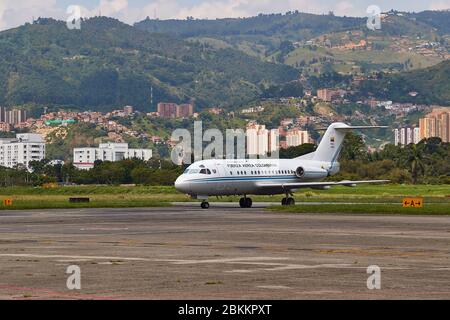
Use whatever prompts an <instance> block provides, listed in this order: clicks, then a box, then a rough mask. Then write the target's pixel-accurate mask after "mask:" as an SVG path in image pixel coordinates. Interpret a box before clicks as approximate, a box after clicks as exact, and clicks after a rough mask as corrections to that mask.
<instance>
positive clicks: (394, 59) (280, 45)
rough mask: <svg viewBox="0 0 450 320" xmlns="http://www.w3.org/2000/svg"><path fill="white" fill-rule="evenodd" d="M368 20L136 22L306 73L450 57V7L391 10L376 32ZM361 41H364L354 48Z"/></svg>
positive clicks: (293, 17) (413, 65) (414, 64)
mask: <svg viewBox="0 0 450 320" xmlns="http://www.w3.org/2000/svg"><path fill="white" fill-rule="evenodd" d="M366 20H367V19H366V18H352V17H337V16H334V15H333V14H329V15H314V14H307V13H300V12H288V13H286V14H268V15H263V14H261V15H259V16H257V17H250V18H236V19H216V20H194V19H187V20H153V19H149V18H147V19H146V20H144V21H141V22H138V23H136V24H135V26H136V27H137V28H139V29H141V30H146V31H149V32H157V33H164V34H169V35H175V36H179V37H182V38H185V39H187V40H189V41H191V42H199V43H203V44H205V45H207V46H209V47H212V48H234V49H236V50H240V51H242V52H244V53H246V54H249V55H252V56H256V57H259V58H261V59H262V60H264V61H271V62H277V63H280V64H287V65H289V66H292V67H295V68H297V69H299V71H301V72H302V73H303V75H305V76H308V75H310V74H318V73H323V72H328V71H330V70H334V71H336V72H341V73H355V72H359V73H371V72H373V71H379V70H383V71H406V70H412V69H420V68H425V67H428V66H432V65H435V64H437V63H439V62H441V61H443V60H445V59H447V58H448V56H450V54H449V52H450V50H449V48H450V36H449V34H450V32H449V29H450V26H449V22H448V21H450V12H449V11H424V12H420V13H405V12H397V11H389V12H388V13H385V16H384V17H383V19H382V27H381V29H380V30H376V31H370V30H369V29H367V27H366ZM362 41H363V42H364V43H365V44H364V45H363V46H361V47H356V48H352V46H354V45H356V44H358V43H360V42H362ZM430 43H433V44H432V45H430Z"/></svg>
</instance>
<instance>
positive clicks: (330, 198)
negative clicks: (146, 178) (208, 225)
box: [0, 185, 450, 211]
mask: <svg viewBox="0 0 450 320" xmlns="http://www.w3.org/2000/svg"><path fill="white" fill-rule="evenodd" d="M70 197H89V198H90V199H91V202H90V203H84V204H83V203H82V204H73V203H69V198H70ZM294 197H295V200H296V202H297V203H298V204H300V203H304V205H303V206H306V205H307V204H308V203H311V202H315V203H317V202H318V203H320V202H323V203H332V204H338V203H341V204H342V205H341V207H344V206H345V205H346V204H344V203H361V204H364V203H370V204H380V205H383V204H391V205H392V207H393V208H395V206H396V205H399V204H401V203H402V199H403V198H405V197H424V202H425V207H428V206H429V205H432V204H433V205H434V204H436V205H438V207H439V204H441V205H443V206H448V207H450V186H449V185H417V186H412V185H383V186H376V185H366V186H359V187H357V188H346V187H335V188H332V189H330V190H323V191H319V190H311V189H304V190H302V191H299V192H297V193H295V195H294ZM7 198H10V199H12V200H13V206H12V207H5V206H3V200H4V199H7ZM239 198H240V197H223V198H219V199H217V198H215V197H211V198H210V202H215V201H228V202H236V203H237V202H239ZM281 198H283V196H282V195H275V196H252V199H253V201H254V202H281ZM188 201H196V200H191V199H190V197H189V196H187V195H184V194H181V193H179V192H177V191H176V190H175V188H174V187H171V186H97V185H93V186H67V187H57V188H52V189H45V188H41V187H36V188H32V187H13V188H3V189H1V191H0V202H1V204H0V210H2V209H3V210H5V209H44V208H99V207H105V208H107V207H109V208H110V207H118V208H120V207H157V206H167V205H170V203H171V202H188ZM303 206H302V207H303ZM348 206H349V207H351V208H356V209H357V207H355V206H351V205H348ZM309 207H311V208H314V209H315V210H319V209H318V207H321V206H318V205H311V204H310V205H308V208H309ZM324 207H325V208H326V207H329V205H328V204H327V205H326V206H324ZM363 207H364V208H365V209H366V210H365V211H368V210H369V209H367V208H369V207H377V206H373V205H370V206H368V205H363ZM283 209H284V208H283ZM349 210H350V209H349Z"/></svg>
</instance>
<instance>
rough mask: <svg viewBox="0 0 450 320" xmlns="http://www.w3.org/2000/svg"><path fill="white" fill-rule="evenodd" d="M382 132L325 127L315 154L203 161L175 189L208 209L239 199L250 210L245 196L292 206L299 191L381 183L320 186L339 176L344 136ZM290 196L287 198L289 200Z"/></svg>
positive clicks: (185, 175)
mask: <svg viewBox="0 0 450 320" xmlns="http://www.w3.org/2000/svg"><path fill="white" fill-rule="evenodd" d="M373 128H386V127H380V126H376V127H375V126H371V127H366V126H358V127H351V126H349V125H346V124H345V123H333V124H332V125H330V127H328V129H327V131H326V132H325V135H324V136H323V138H322V140H321V142H320V144H319V146H318V148H317V150H316V151H315V152H312V153H309V154H307V155H304V156H301V157H298V158H295V159H241V160H236V159H229V160H203V161H198V162H196V163H194V164H192V165H191V166H190V167H189V168H187V169H186V171H185V172H184V173H183V174H182V175H181V176H180V177H179V178H178V179H177V180H176V182H175V188H176V189H177V190H178V191H180V192H183V193H185V194H188V195H190V196H191V197H192V198H195V199H201V200H203V202H202V204H201V207H202V208H203V209H208V208H209V203H208V201H207V200H208V197H209V196H233V195H240V196H243V198H241V200H240V201H239V204H240V206H241V208H251V207H252V199H251V198H248V197H247V195H276V194H285V195H286V197H285V198H283V200H282V202H281V204H282V205H284V206H286V205H287V206H290V205H295V200H294V199H293V198H292V196H293V194H292V193H293V192H295V191H296V190H298V189H301V188H312V189H320V190H325V189H329V188H330V187H332V186H339V185H341V186H347V187H356V185H358V184H362V183H384V182H388V180H369V181H341V182H320V181H321V180H323V179H324V178H327V177H330V176H331V175H333V174H336V173H337V172H339V169H340V165H339V162H337V159H338V157H339V153H340V151H341V149H342V143H343V142H344V138H345V135H346V133H347V132H349V131H351V130H364V129H373ZM289 195H291V197H290V196H289Z"/></svg>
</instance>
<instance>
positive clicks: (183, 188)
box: [175, 177, 190, 193]
mask: <svg viewBox="0 0 450 320" xmlns="http://www.w3.org/2000/svg"><path fill="white" fill-rule="evenodd" d="M175 189H177V190H178V191H180V192H183V193H189V191H190V190H189V182H187V181H186V180H185V179H184V178H183V177H179V178H178V179H177V180H176V181H175Z"/></svg>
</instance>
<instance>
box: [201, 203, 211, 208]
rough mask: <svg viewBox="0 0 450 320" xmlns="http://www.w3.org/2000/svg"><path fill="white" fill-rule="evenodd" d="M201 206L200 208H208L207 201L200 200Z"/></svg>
mask: <svg viewBox="0 0 450 320" xmlns="http://www.w3.org/2000/svg"><path fill="white" fill-rule="evenodd" d="M201 206H202V209H209V202H206V201H205V202H202V204H201Z"/></svg>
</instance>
